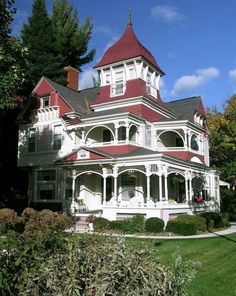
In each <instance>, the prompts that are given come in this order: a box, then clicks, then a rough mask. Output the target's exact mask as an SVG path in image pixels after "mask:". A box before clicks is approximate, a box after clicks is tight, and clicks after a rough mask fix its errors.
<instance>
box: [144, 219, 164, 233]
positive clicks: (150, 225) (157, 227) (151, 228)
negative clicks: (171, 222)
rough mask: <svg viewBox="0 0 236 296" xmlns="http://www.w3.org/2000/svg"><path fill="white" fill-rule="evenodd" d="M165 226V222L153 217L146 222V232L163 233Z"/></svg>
mask: <svg viewBox="0 0 236 296" xmlns="http://www.w3.org/2000/svg"><path fill="white" fill-rule="evenodd" d="M164 226H165V223H164V221H163V220H162V219H160V218H157V217H151V218H148V219H147V220H146V221H145V230H146V231H148V232H162V231H163V228H164Z"/></svg>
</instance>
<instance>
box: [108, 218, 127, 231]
mask: <svg viewBox="0 0 236 296" xmlns="http://www.w3.org/2000/svg"><path fill="white" fill-rule="evenodd" d="M123 224H124V220H113V221H110V229H112V230H122V228H123Z"/></svg>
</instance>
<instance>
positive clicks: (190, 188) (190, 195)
mask: <svg viewBox="0 0 236 296" xmlns="http://www.w3.org/2000/svg"><path fill="white" fill-rule="evenodd" d="M192 191H193V188H192V176H191V177H190V178H189V201H192Z"/></svg>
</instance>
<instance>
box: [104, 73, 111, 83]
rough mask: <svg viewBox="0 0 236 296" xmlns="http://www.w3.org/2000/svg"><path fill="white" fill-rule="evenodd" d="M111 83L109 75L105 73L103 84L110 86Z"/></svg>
mask: <svg viewBox="0 0 236 296" xmlns="http://www.w3.org/2000/svg"><path fill="white" fill-rule="evenodd" d="M110 83H111V74H110V73H106V74H105V84H110Z"/></svg>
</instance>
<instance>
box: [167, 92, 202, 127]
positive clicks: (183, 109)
mask: <svg viewBox="0 0 236 296" xmlns="http://www.w3.org/2000/svg"><path fill="white" fill-rule="evenodd" d="M200 101H201V97H190V98H186V99H180V100H176V101H170V102H167V103H165V107H166V108H167V109H170V110H171V111H172V112H174V113H176V114H178V115H179V116H180V118H181V119H188V120H190V121H192V119H193V115H194V113H195V111H196V110H197V108H198V104H199V102H200Z"/></svg>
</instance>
